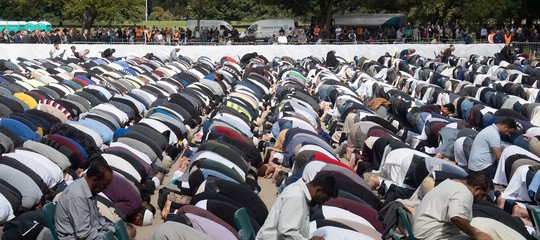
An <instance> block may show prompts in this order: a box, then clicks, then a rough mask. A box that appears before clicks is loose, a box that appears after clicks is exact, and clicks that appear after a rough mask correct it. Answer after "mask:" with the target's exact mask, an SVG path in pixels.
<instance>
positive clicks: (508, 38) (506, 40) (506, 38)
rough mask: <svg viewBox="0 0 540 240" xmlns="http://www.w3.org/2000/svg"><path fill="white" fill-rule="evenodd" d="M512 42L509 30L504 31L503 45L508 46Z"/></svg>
mask: <svg viewBox="0 0 540 240" xmlns="http://www.w3.org/2000/svg"><path fill="white" fill-rule="evenodd" d="M511 41H512V35H511V34H510V31H509V30H506V31H504V43H505V44H509V43H510V42H511Z"/></svg>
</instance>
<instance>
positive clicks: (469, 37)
mask: <svg viewBox="0 0 540 240" xmlns="http://www.w3.org/2000/svg"><path fill="white" fill-rule="evenodd" d="M465 44H473V37H472V34H471V33H470V32H468V33H467V35H466V36H465Z"/></svg>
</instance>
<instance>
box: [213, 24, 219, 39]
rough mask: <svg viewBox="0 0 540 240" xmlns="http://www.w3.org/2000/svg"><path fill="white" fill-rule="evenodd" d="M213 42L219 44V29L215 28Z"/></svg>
mask: <svg viewBox="0 0 540 240" xmlns="http://www.w3.org/2000/svg"><path fill="white" fill-rule="evenodd" d="M212 41H213V42H219V29H218V28H217V27H215V28H214V31H213V32H212Z"/></svg>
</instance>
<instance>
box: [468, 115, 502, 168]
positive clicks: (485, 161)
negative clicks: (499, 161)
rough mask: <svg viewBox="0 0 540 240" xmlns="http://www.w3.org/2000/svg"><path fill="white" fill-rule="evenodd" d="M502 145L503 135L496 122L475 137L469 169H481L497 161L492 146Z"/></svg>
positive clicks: (498, 146)
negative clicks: (500, 133)
mask: <svg viewBox="0 0 540 240" xmlns="http://www.w3.org/2000/svg"><path fill="white" fill-rule="evenodd" d="M500 147H501V135H499V130H498V129H497V126H496V125H495V124H492V125H491V126H489V127H486V128H484V130H482V131H480V133H478V135H477V136H476V138H474V142H473V145H472V147H471V153H470V155H469V169H470V170H472V171H481V170H484V169H486V168H487V167H489V166H490V165H492V164H493V163H494V162H495V153H494V152H493V151H492V148H500Z"/></svg>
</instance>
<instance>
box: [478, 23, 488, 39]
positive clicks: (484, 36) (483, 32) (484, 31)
mask: <svg viewBox="0 0 540 240" xmlns="http://www.w3.org/2000/svg"><path fill="white" fill-rule="evenodd" d="M487 36H488V31H487V29H486V27H484V26H482V29H480V41H481V42H485V41H486V40H487Z"/></svg>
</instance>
